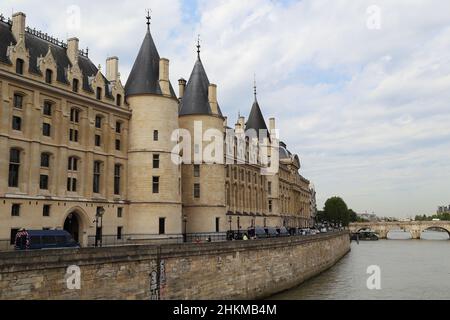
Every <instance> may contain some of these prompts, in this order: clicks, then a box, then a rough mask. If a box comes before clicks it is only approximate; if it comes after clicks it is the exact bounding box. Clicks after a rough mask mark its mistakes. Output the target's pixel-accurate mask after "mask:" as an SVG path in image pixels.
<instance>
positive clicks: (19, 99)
mask: <svg viewBox="0 0 450 320" xmlns="http://www.w3.org/2000/svg"><path fill="white" fill-rule="evenodd" d="M13 102H14V108H17V109H22V108H23V96H22V95H20V94H18V93H15V94H14V101H13Z"/></svg>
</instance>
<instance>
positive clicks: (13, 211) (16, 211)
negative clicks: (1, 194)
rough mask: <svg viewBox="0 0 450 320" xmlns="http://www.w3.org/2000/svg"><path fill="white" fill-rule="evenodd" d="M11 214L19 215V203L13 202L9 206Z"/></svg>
mask: <svg viewBox="0 0 450 320" xmlns="http://www.w3.org/2000/svg"><path fill="white" fill-rule="evenodd" d="M11 216H12V217H19V216H20V204H18V203H14V204H13V205H12V206H11Z"/></svg>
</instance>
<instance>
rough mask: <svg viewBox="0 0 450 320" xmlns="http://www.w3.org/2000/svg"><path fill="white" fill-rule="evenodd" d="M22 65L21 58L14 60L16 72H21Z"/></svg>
mask: <svg viewBox="0 0 450 320" xmlns="http://www.w3.org/2000/svg"><path fill="white" fill-rule="evenodd" d="M24 65H25V62H24V61H23V60H22V59H17V60H16V73H17V74H23V67H24Z"/></svg>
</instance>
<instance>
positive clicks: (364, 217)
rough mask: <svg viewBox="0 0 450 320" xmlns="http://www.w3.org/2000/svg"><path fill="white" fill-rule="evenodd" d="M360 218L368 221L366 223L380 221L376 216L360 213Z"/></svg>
mask: <svg viewBox="0 0 450 320" xmlns="http://www.w3.org/2000/svg"><path fill="white" fill-rule="evenodd" d="M358 217H359V218H360V219H361V220H366V221H369V222H375V221H378V220H379V219H378V217H377V216H376V214H369V213H359V214H358Z"/></svg>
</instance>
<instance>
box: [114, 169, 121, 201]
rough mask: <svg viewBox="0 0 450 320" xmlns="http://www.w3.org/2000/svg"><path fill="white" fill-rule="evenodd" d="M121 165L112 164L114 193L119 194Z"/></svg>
mask: <svg viewBox="0 0 450 320" xmlns="http://www.w3.org/2000/svg"><path fill="white" fill-rule="evenodd" d="M121 169H122V166H121V165H120V164H116V165H115V166H114V194H115V195H120V171H121Z"/></svg>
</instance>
